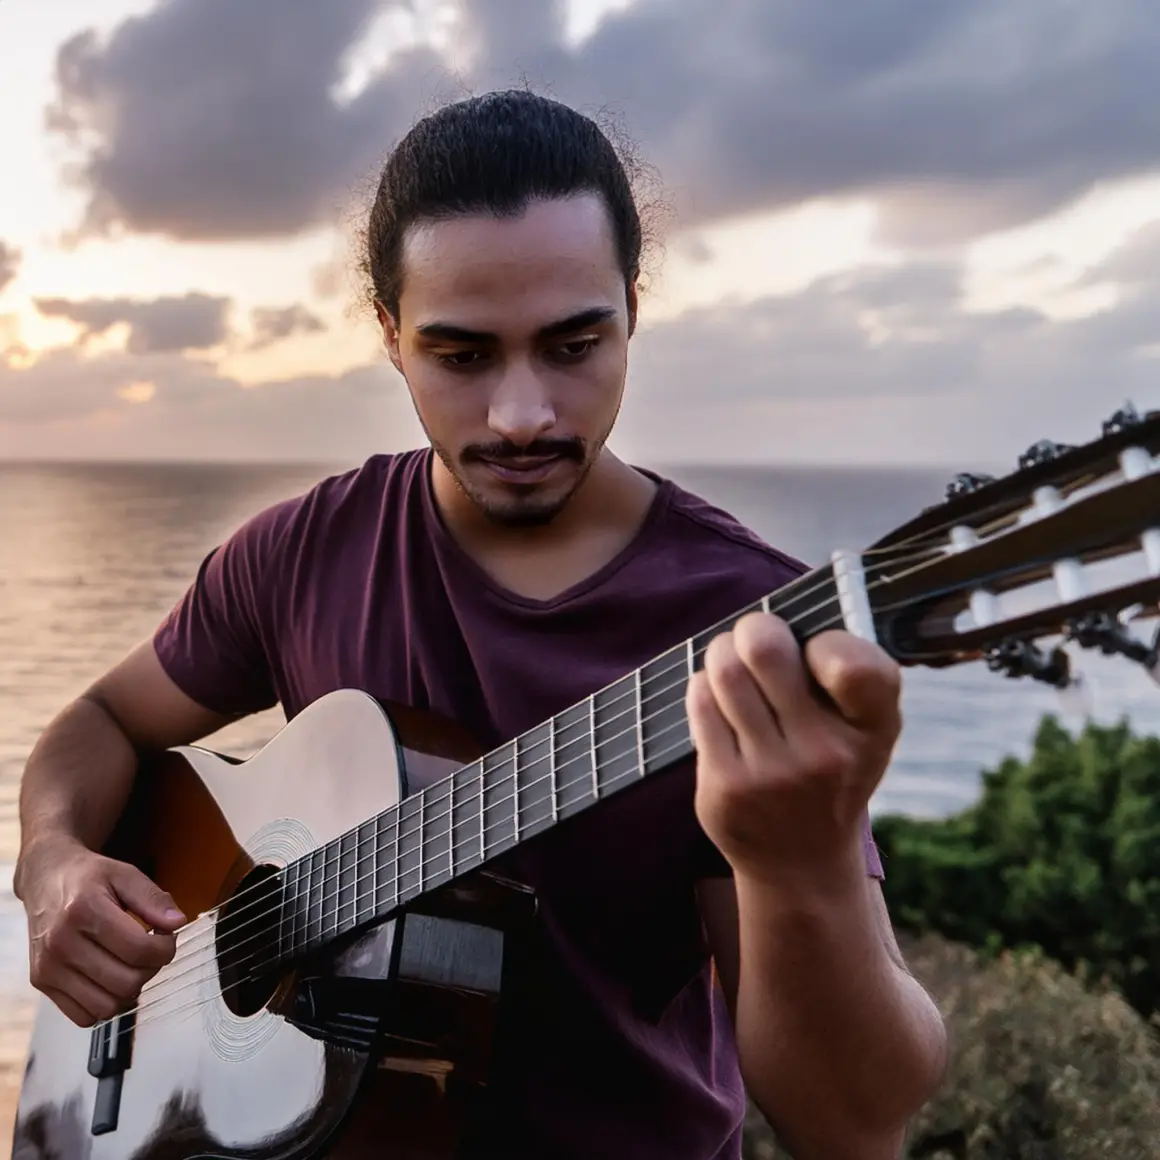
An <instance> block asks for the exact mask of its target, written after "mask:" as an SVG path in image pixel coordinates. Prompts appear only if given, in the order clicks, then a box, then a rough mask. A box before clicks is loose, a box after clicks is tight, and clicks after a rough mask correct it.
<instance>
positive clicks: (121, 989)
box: [13, 501, 296, 1026]
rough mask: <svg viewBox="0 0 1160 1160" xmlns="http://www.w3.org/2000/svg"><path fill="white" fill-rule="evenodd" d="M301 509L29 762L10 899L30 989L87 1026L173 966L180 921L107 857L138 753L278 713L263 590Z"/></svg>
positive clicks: (249, 535) (272, 526) (115, 672)
mask: <svg viewBox="0 0 1160 1160" xmlns="http://www.w3.org/2000/svg"><path fill="white" fill-rule="evenodd" d="M295 511H296V504H295V503H294V502H293V501H287V502H285V503H283V504H280V505H277V506H275V507H274V508H269V509H267V510H266V511H264V512H261V513H259V514H258V515H257V516H255V517H254V518H253V519H251V520H250V521H248V522H247V523H246V524H245V525H243V526H242V527H241V528H240V529H238V531H237V532H235V533H234V535H233V536H231V537H230V538H229V539H228V540H227V541H226V542H225V543H224V544H222V545H221V546H220V547H219V548H217V549H216V550H214V551H213V552H211V553H209V555H208V556H206V557H205V558H204V559H203V561H202V564H201V566H200V568H199V569H198V573H197V576H196V578H195V579H194V581H193V583H192V584H191V585H190V587H189V588H188V589H187V591H186V593H185V595H184V596H183V597H182V598H181V600H180V601H178V603H177V605H176V606H175V607H174V608H173V609H172V611H171V612H170V613H169V615H168V616H167V617H166V618H165V620H164V621H163V622H162V624H161V626H160V627H159V628H158V630H157V632H156V633H155V634H154V636H153V638H152V640H149V641H146V642H144V643H143V644H141V645H139V646H138V647H137V648H136V649H135V650H134V651H133V652H131V653H130V654H129V655H128V656H127V657H126V658H125V659H124V660H123V661H121V663H120V664H118V665H117V666H115V667H114V668H113V669H112V670H110V671H109V672H108V673H106V674H105V675H104V676H103V677H101V678H100V679H99V680H98V681H96V683H95V684H94V685H93V686H92V687H91V688H90V689H89V690H88V691H87V692H85V693H84V694H83V695H82V696H81V697H79V698H78V699H77V700H76V701H74V702H73V703H72V704H70V705H69V706H68V707H67V708H65V709H64V710H63V711H62V712H61V713H60V714H58V716H57V717H56V718H55V720H53V722H52V723H51V724H50V725H49V726H48V728H47V729H46V730H45V732H44V734H43V735H42V736H41V738H40V740H39V741H38V742H37V744H36V746H35V748H34V749H33V751H32V754H31V755H30V757H29V760H28V763H27V765H26V767H25V771H24V776H23V779H22V782H21V790H20V821H21V844H20V856H19V859H18V861H17V865H16V873H15V876H14V881H13V887H14V890H15V892H16V894H17V896H18V897H19V898H20V900H21V901H22V902H23V903H24V908H25V911H26V913H27V915H28V936H29V965H30V973H31V981H32V984H33V986H35V987H36V988H37V989H38V990H40V991H42V992H43V993H44V994H45V995H47V996H48V997H49V998H51V999H52V1000H53V1001H54V1002H55V1003H56V1004H57V1006H58V1007H60V1008H61V1010H62V1011H64V1013H65V1014H66V1015H68V1017H69V1018H70V1019H72V1020H73V1021H74V1022H76V1023H79V1024H81V1025H82V1026H88V1025H90V1024H91V1023H93V1022H95V1021H96V1020H99V1019H104V1018H108V1017H109V1016H110V1015H112V1014H114V1013H115V1012H117V1011H119V1010H124V1009H125V1008H126V1007H127V1006H129V1005H130V1004H131V1003H132V1001H133V1000H135V999H136V996H137V994H138V992H139V991H140V989H141V987H142V986H143V985H144V983H145V982H147V981H148V979H149V978H151V977H152V976H153V975H154V974H156V972H157V971H158V970H159V969H160V968H161V967H163V966H164V965H165V964H166V963H168V962H169V961H170V960H171V959H172V958H173V955H174V952H175V950H176V940H175V937H174V932H175V931H176V930H177V929H178V927H179V926H180V925H181V924H182V923H183V922H184V920H185V919H184V916H183V915H181V914H179V913H177V912H176V908H175V907H174V906H173V900H172V899H171V898H170V897H169V896H168V895H167V894H166V893H165V892H164V891H162V890H161V889H160V888H159V887H158V886H156V885H155V884H154V883H153V882H151V881H150V880H149V879H148V878H147V877H146V876H145V875H144V874H143V873H141V871H139V870H137V869H136V868H135V867H133V866H131V865H128V864H127V863H123V862H117V861H114V860H113V859H110V858H106V857H104V856H103V855H102V854H101V853H100V851H101V850H102V848H103V847H104V846H105V844H106V842H107V839H108V838H109V836H110V834H111V833H112V831H113V829H114V827H115V826H116V824H117V821H118V819H119V818H120V816H121V814H122V812H123V811H124V808H125V805H126V803H127V802H128V799H129V795H130V793H131V791H132V788H133V781H134V779H135V777H136V776H137V768H138V764H139V760H140V758H141V757H142V756H143V755H147V754H150V753H158V752H162V751H164V750H166V749H170V748H173V747H174V746H177V745H185V744H189V743H191V742H194V741H197V740H200V739H201V738H203V737H206V736H208V735H209V734H211V733H214V732H216V731H217V730H218V729H220V728H221V727H222V726H223V725H225V724H227V723H228V722H230V721H234V720H237V719H238V718H240V717H245V716H248V715H249V714H251V713H256V712H259V711H260V710H262V709H266V708H270V707H271V706H273V705H275V704H276V703H277V701H278V695H277V692H276V690H275V688H274V680H273V675H272V672H271V660H272V658H271V656H270V649H271V648H272V647H274V646H273V645H271V643H270V642H271V641H272V640H274V639H276V630H275V629H273V628H272V627H271V625H272V624H273V623H274V614H273V612H272V606H271V597H270V592H269V583H268V580H269V579H270V578H271V577H276V576H278V575H280V569H279V567H278V565H277V564H276V563H274V559H275V553H276V551H277V547H278V545H279V543H280V542H281V540H282V536H283V532H284V530H285V528H286V526H287V523H288V521H290V520H292V519H293V517H294V513H295ZM137 919H141V920H143V921H144V923H145V926H146V927H149V928H151V930H152V933H148V932H147V931H146V930H145V929H144V928H143V927H142V925H141V923H140V922H138V921H137Z"/></svg>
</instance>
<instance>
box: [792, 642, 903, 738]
mask: <svg viewBox="0 0 1160 1160" xmlns="http://www.w3.org/2000/svg"><path fill="white" fill-rule="evenodd" d="M805 654H806V663H807V664H808V665H809V667H810V671H811V672H812V673H813V675H814V679H815V680H816V681H817V682H818V684H819V685H821V687H822V688H823V689H824V690H825V691H826V693H827V694H828V695H829V697H830V698H831V700H832V701H833V702H834V705H835V707H836V708H837V710H838V712H839V713H841V715H842V716H843V717H844V718H845V719H846V720H847V721H849V722H850V723H851V724H852V725H854V726H856V727H858V728H859V729H862V730H868V731H883V732H886V731H890V730H895V729H897V728H898V724H899V722H900V719H901V718H900V712H899V694H900V692H901V689H902V673H901V670H900V668H899V666H898V664H897V663H896V662H895V661H894V660H893V658H891V657H890V656H889V655H888V654H887V653H886V652H884V651H883V650H882V649H881V648H879V646H878V645H876V644H874V643H872V642H871V641H868V640H863V639H861V638H860V637H857V636H854V635H852V634H851V633H848V632H842V631H829V632H823V633H821V634H819V635H818V636H816V637H814V638H813V639H812V640H810V641H809V642H808V643H807V644H806V649H805Z"/></svg>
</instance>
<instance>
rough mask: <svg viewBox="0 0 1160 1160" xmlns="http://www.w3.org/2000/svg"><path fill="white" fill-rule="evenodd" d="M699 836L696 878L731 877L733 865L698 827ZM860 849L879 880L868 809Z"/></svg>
mask: <svg viewBox="0 0 1160 1160" xmlns="http://www.w3.org/2000/svg"><path fill="white" fill-rule="evenodd" d="M698 831H699V838H698V840H697V847H696V852H695V854H694V873H695V876H696V877H697V878H732V877H733V867H732V866H730V865H729V862H728V860H727V859H726V858H725V855H724V854H722V853H721V851H720V850H718V849H717V847H716V846H715V845H714V844H713V841H712V839H711V838H710V837H709V835H708V834H706V833H705V831H704V830H701V829H700V827H698ZM862 850H863V853H864V854H865V856H866V873H867V875H869V877H871V878H877V879H879V880H881V879H883V878H885V877H886V874H885V871H884V870H883V869H882V857H881V855H880V854H879V852H878V844H877V842H875V841H874V832H873V829H872V827H871V824H870V812H869V810H867V811H866V813H865V814H864V815H863V816H862Z"/></svg>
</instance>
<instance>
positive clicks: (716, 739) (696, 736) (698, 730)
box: [685, 672, 738, 763]
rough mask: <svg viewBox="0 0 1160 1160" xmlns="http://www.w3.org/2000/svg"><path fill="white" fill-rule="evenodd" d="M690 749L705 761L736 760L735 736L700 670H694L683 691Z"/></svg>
mask: <svg viewBox="0 0 1160 1160" xmlns="http://www.w3.org/2000/svg"><path fill="white" fill-rule="evenodd" d="M685 713H686V714H687V715H688V718H689V733H690V734H691V735H692V738H693V748H694V749H695V750H696V751H697V753H698V755H699V756H701V757H703V758H705V760H707V761H709V762H716V763H721V762H724V761H736V760H737V753H738V750H737V737H736V735H735V734H734V732H733V730H732V729H731V728H730V727H729V722H728V721H726V720H725V718H724V717H723V716H722V715H721V710H720V709H719V708H718V706H717V701H716V699H715V698H714V696H713V690H712V689H711V688H710V687H709V680H708V678H707V677H706V676H705V674H704V672H698V673H694V674H693V677H692V679H691V680H690V681H689V687H688V689H687V690H686V692H685Z"/></svg>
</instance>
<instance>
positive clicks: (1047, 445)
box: [1019, 439, 1073, 471]
mask: <svg viewBox="0 0 1160 1160" xmlns="http://www.w3.org/2000/svg"><path fill="white" fill-rule="evenodd" d="M1071 450H1073V448H1072V445H1071V444H1070V443H1056V442H1055V441H1054V440H1051V439H1040V440H1039V442H1038V443H1032V444H1031V446H1030V447H1028V448H1027V450H1026V451H1024V452H1023V454H1022V455H1020V456H1019V470H1020V471H1022V470H1023V469H1024V468H1026V467H1034V466H1035V465H1036V464H1037V463H1048V462H1050V461H1051V460H1052V459H1058V458H1059V456H1061V455H1062V454H1063V453H1064V452H1065V451H1071Z"/></svg>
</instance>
